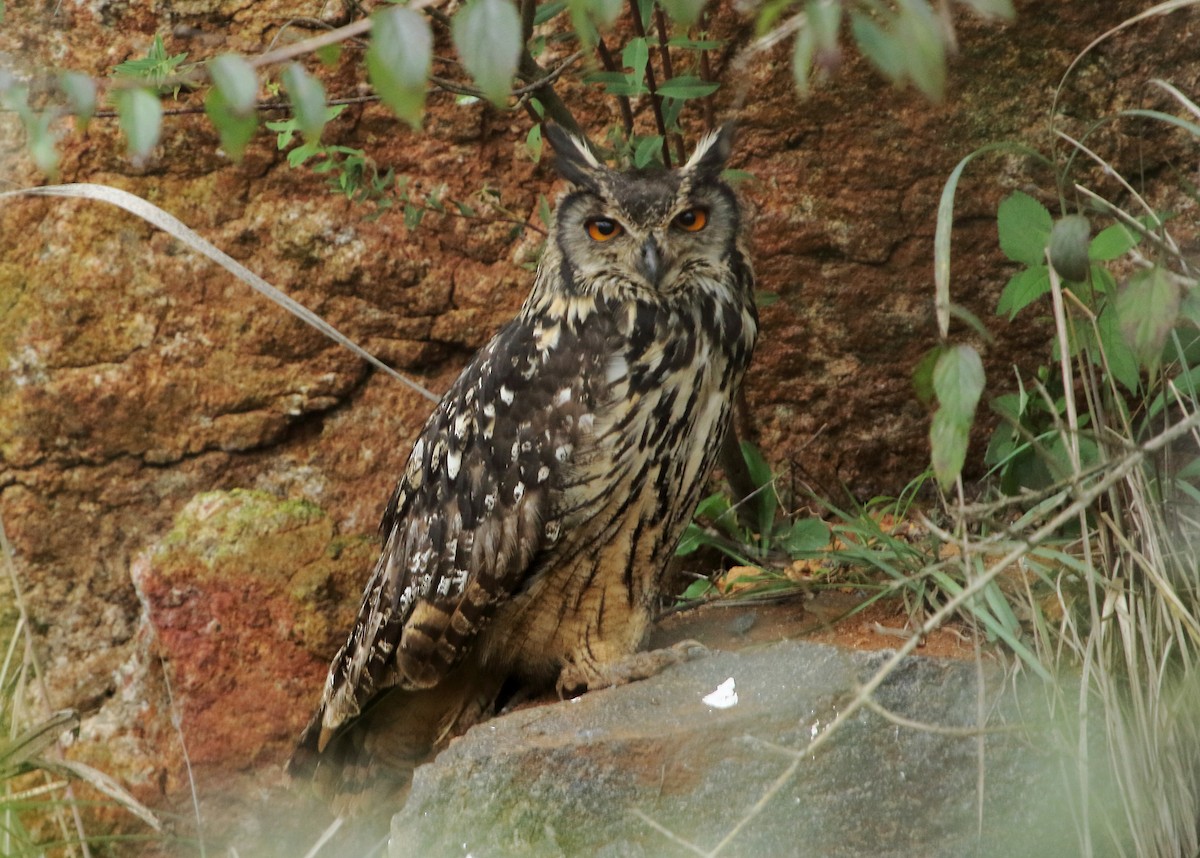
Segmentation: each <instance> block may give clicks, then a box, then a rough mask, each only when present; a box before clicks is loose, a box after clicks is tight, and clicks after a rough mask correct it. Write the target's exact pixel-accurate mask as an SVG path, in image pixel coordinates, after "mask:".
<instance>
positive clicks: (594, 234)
mask: <svg viewBox="0 0 1200 858" xmlns="http://www.w3.org/2000/svg"><path fill="white" fill-rule="evenodd" d="M584 226H586V227H587V234H588V236H589V237H590V238H591V239H592V241H608V240H609V239H612V238H616V237H617V236H618V235H620V234H621V233H623V232H624V231H625V228H624V227H622V226H621V225H620V224H619V223H617V222H616V221H615V220H610V219H609V218H606V217H594V218H590V219H589V220H588V222H587V223H586V224H584Z"/></svg>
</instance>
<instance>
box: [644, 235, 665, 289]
mask: <svg viewBox="0 0 1200 858" xmlns="http://www.w3.org/2000/svg"><path fill="white" fill-rule="evenodd" d="M637 266H638V271H639V272H640V273H641V275H642V276H643V277H645V278H646V279H647V280H649V281H650V282H651V283H653V284H654V285H655V286H657V285H658V281H659V280H660V279H661V278H662V275H663V272H664V271H665V270H666V268H667V266H666V265H664V264H663V255H662V250H661V249H660V248H659V246H658V242H657V241H655V240H654V236H650V237H649V238H647V239H646V243H645V244H643V245H642V253H641V255H640V256H639V257H638V263H637Z"/></svg>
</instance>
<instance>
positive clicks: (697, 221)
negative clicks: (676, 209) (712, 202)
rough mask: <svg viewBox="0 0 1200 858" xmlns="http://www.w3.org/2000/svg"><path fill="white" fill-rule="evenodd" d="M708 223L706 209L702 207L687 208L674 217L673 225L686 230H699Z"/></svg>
mask: <svg viewBox="0 0 1200 858" xmlns="http://www.w3.org/2000/svg"><path fill="white" fill-rule="evenodd" d="M707 224H708V211H707V210H706V209H702V208H694V209H688V210H687V211H685V212H680V213H679V214H678V215H676V217H675V225H676V226H678V227H679V228H680V229H685V230H687V231H688V232H699V231H700V230H702V229H704V227H705V226H707Z"/></svg>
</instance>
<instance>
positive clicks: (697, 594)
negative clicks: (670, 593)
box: [679, 578, 717, 602]
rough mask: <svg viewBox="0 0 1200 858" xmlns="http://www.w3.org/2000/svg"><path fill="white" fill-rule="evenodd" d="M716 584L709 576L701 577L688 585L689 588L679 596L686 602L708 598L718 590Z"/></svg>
mask: <svg viewBox="0 0 1200 858" xmlns="http://www.w3.org/2000/svg"><path fill="white" fill-rule="evenodd" d="M716 589H717V588H716V585H714V584H713V582H712V581H709V580H708V579H707V578H701V579H699V580H698V581H693V582H692V583H691V584H689V585H688V587H687V589H686V590H684V591H683V592H682V593H680V594H679V598H680V600H682V601H685V602H694V601H695V600H696V599H706V598H708V597H709V596H710V595H712V594H714V593H715V591H716Z"/></svg>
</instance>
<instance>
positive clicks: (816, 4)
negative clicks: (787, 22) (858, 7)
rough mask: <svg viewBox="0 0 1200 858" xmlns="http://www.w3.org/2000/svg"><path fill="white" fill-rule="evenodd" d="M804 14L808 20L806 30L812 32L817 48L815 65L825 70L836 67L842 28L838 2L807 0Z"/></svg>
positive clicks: (832, 0) (840, 6) (840, 10)
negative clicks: (839, 36)
mask: <svg viewBox="0 0 1200 858" xmlns="http://www.w3.org/2000/svg"><path fill="white" fill-rule="evenodd" d="M804 14H805V17H806V18H807V20H808V26H807V27H806V29H808V30H811V31H812V34H813V38H814V40H815V43H816V46H817V64H818V65H820V66H824V67H826V68H828V67H831V66H834V65H836V64H837V59H838V55H839V54H840V53H841V46H840V45H839V43H838V35H839V32H840V31H841V28H842V4H841V2H840V0H808V2H807V3H806V4H805V5H804Z"/></svg>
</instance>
